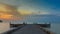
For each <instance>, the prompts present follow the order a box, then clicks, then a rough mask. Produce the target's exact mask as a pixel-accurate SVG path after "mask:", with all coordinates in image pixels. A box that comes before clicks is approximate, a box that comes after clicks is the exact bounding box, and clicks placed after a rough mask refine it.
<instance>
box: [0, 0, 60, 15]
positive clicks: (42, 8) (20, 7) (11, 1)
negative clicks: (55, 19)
mask: <svg viewBox="0 0 60 34" xmlns="http://www.w3.org/2000/svg"><path fill="white" fill-rule="evenodd" d="M0 3H4V4H8V5H11V6H15V7H16V8H17V12H18V13H19V14H20V15H30V14H39V15H45V14H46V15H48V14H49V15H50V14H51V15H60V0H0ZM0 12H1V11H0ZM7 12H8V11H7ZM12 13H14V12H12ZM16 14H17V13H16Z"/></svg>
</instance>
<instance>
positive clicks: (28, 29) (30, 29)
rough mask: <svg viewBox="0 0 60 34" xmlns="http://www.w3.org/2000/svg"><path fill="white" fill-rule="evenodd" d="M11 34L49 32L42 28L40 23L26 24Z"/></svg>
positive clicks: (42, 33) (44, 33)
mask: <svg viewBox="0 0 60 34" xmlns="http://www.w3.org/2000/svg"><path fill="white" fill-rule="evenodd" d="M11 34H47V33H46V32H44V31H43V30H41V29H40V26H39V25H25V26H24V27H22V28H21V29H18V30H17V31H14V32H12V33H11Z"/></svg>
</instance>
